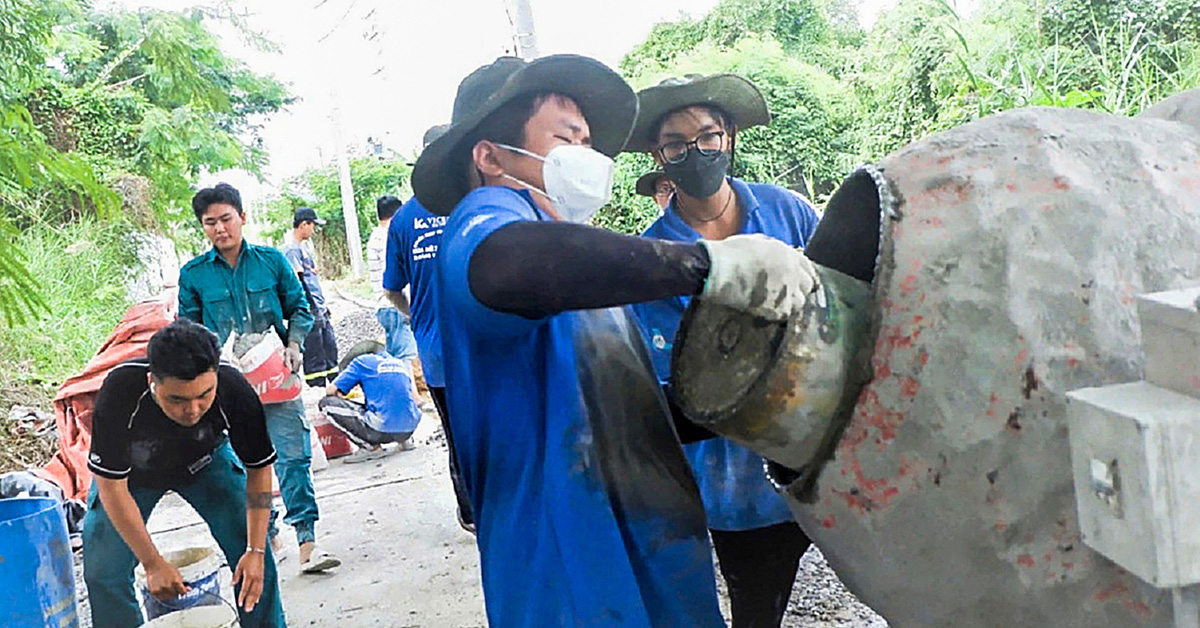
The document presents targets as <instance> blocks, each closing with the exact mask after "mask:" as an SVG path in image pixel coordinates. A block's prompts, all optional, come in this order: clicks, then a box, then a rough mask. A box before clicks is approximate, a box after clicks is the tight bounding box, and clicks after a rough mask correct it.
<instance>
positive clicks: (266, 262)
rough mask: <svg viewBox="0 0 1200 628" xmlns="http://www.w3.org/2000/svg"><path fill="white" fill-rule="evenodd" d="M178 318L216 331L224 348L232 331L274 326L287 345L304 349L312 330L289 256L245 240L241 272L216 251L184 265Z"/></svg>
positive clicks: (214, 249)
mask: <svg viewBox="0 0 1200 628" xmlns="http://www.w3.org/2000/svg"><path fill="white" fill-rule="evenodd" d="M179 316H181V317H183V318H186V319H188V320H191V321H195V322H197V323H200V324H202V325H204V326H205V327H207V328H209V329H211V330H213V332H215V333H216V334H217V338H218V339H220V341H221V343H222V344H224V343H225V340H226V339H227V338H229V334H230V333H232V332H234V331H236V332H238V333H239V334H252V333H258V332H264V331H266V330H267V329H269V328H272V327H274V328H275V332H276V333H278V334H279V338H280V339H281V340H282V341H283V342H284V344H287V343H288V342H289V341H290V342H295V343H296V344H298V345H300V347H301V348H303V347H304V337H305V336H307V335H308V332H309V330H310V329H312V326H313V315H312V312H310V311H308V300H307V299H306V298H305V296H304V288H303V287H302V286H301V285H300V280H299V279H297V278H296V273H295V272H294V271H292V266H291V264H289V263H288V261H287V258H285V257H284V256H283V253H280V252H279V251H277V250H275V249H273V248H271V247H267V246H258V245H255V244H250V243H249V242H246V241H245V240H242V252H241V253H240V254H239V255H238V262H237V268H230V266H229V263H228V262H226V261H225V258H223V257H221V254H220V253H217V249H216V247H214V248H212V249H210V250H209V251H208V252H207V253H204V254H203V255H198V256H196V257H195V258H193V259H192V261H190V262H188V263H187V264H185V265H184V267H183V268H182V269H181V270H180V271H179ZM285 320H286V321H287V324H286V325H285V323H284V321H285Z"/></svg>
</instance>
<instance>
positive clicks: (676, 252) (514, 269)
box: [467, 222, 709, 319]
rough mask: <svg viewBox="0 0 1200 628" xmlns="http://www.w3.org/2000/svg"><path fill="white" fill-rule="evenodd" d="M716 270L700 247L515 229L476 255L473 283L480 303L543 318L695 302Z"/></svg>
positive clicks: (557, 228)
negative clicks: (691, 298) (675, 300)
mask: <svg viewBox="0 0 1200 628" xmlns="http://www.w3.org/2000/svg"><path fill="white" fill-rule="evenodd" d="M708 270H709V259H708V251H707V250H706V249H705V248H704V247H703V246H702V245H700V244H698V243H681V242H669V241H667V240H656V239H653V238H639V237H635V236H627V235H622V234H619V233H613V232H611V231H605V230H603V229H596V228H594V227H587V226H584V225H578V224H573V223H565V222H514V223H512V224H509V225H505V226H503V227H501V228H499V229H497V230H496V231H495V233H492V234H491V235H490V236H488V237H487V238H486V239H484V241H483V242H481V243H480V244H479V246H477V247H476V248H475V252H474V253H473V254H472V255H471V261H470V265H469V267H468V271H467V273H468V274H467V279H468V281H469V283H470V287H471V293H472V294H473V295H474V296H475V298H476V299H477V300H478V301H479V302H480V303H482V304H484V305H486V306H488V307H489V308H491V309H493V310H496V311H498V312H505V313H509V314H517V315H519V316H523V317H525V318H530V319H537V318H544V317H546V316H550V315H552V314H558V313H559V312H565V311H567V310H586V309H595V308H605V307H613V306H617V305H628V304H631V303H643V302H646V301H657V300H659V299H665V298H668V297H674V296H684V295H694V294H697V293H699V292H700V290H701V288H703V287H704V280H705V279H706V278H707V277H708Z"/></svg>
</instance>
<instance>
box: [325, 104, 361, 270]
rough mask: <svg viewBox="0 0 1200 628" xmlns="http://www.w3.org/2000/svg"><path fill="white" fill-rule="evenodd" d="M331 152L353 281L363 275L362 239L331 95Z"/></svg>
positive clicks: (337, 112) (336, 106)
mask: <svg viewBox="0 0 1200 628" xmlns="http://www.w3.org/2000/svg"><path fill="white" fill-rule="evenodd" d="M332 96H333V103H334V104H333V150H334V152H335V153H336V154H337V166H338V181H339V182H340V184H341V185H340V187H341V189H342V219H343V220H344V221H345V222H346V248H348V249H349V250H350V273H351V274H352V275H353V276H354V278H355V279H358V278H360V277H362V274H363V255H362V238H361V237H360V236H359V233H358V211H357V210H356V209H355V207H354V182H353V181H352V180H351V179H350V159H349V157H347V156H346V147H345V146H344V145H342V110H341V106H340V105H339V104H338V97H337V94H333V95H332Z"/></svg>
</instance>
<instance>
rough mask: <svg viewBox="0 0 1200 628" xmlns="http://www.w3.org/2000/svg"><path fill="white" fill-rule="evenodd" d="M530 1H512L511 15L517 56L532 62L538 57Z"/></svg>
mask: <svg viewBox="0 0 1200 628" xmlns="http://www.w3.org/2000/svg"><path fill="white" fill-rule="evenodd" d="M530 1H531V0H511V2H512V7H513V8H512V13H511V14H510V18H511V22H512V26H513V41H514V42H516V44H517V56H518V57H521V58H522V59H524V60H526V61H532V60H533V59H536V58H537V56H538V50H537V34H536V33H535V31H534V28H533V7H532V6H530V4H529V3H530ZM506 8H507V7H506Z"/></svg>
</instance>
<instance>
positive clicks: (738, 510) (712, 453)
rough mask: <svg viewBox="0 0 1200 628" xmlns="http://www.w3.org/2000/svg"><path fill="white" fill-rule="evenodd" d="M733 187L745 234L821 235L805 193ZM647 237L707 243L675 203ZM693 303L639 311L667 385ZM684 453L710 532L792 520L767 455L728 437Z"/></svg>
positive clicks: (804, 238)
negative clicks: (771, 478)
mask: <svg viewBox="0 0 1200 628" xmlns="http://www.w3.org/2000/svg"><path fill="white" fill-rule="evenodd" d="M729 184H730V185H732V186H733V191H734V193H736V194H737V198H738V202H739V203H740V205H741V206H742V207H743V208H744V209H745V223H744V224H743V225H742V228H741V230H740V231H739V233H761V234H764V235H768V236H770V237H772V238H775V239H777V240H782V241H783V242H786V243H788V244H790V245H792V246H804V245H805V244H806V243H807V242H808V238H809V237H810V236H812V233H813V231H815V230H816V228H817V222H818V220H819V218H818V217H817V212H816V211H815V210H814V209H813V208H812V205H809V204H808V202H807V201H805V200H804V199H803V197H801V196H800V195H798V194H795V193H793V192H791V191H789V190H786V189H784V188H781V187H778V186H774V185H767V184H763V183H746V182H744V181H740V180H738V179H734V178H732V177H731V178H730V179H729ZM643 235H644V236H646V237H651V238H659V239H662V240H674V241H678V242H695V241H696V240H699V239H700V234H699V233H697V232H696V230H695V229H693V228H692V227H691V226H689V225H688V224H687V223H686V222H684V221H683V219H682V218H680V217H679V214H678V213H677V212H676V210H675V197H672V198H671V203H670V205H668V206H667V209H666V211H665V212H664V213H663V215H662V216H661V217H659V219H658V220H656V221H655V222H654V224H653V225H650V228H649V229H647V230H646V233H644V234H643ZM688 301H689V299H688V298H687V297H675V298H671V299H663V300H661V301H654V302H652V303H640V304H638V305H635V306H633V311H634V314H636V315H637V319H638V324H639V325H640V326H641V328H642V331H643V333H644V334H645V336H646V339H647V341H648V342H649V343H650V347H651V349H650V353H651V356H652V357H653V360H654V370H655V372H656V373H657V374H658V378H659V380H661V381H662V382H663V383H666V382H667V380H668V378H669V377H670V374H671V348H672V343H673V341H674V339H675V331H676V330H677V329H678V328H679V320H680V318H681V317H682V316H683V311H684V310H685V309H686V308H687V305H688ZM684 449H685V450H686V451H687V455H688V459H690V460H691V462H692V467H693V468H694V469H695V471H696V482H697V483H698V484H699V485H700V494H701V495H703V496H704V508H705V511H706V512H707V513H708V526H709V527H710V528H712V529H714V530H726V531H738V530H752V529H754V528H762V527H766V526H770V525H775V524H777V523H783V522H785V521H791V520H792V516H791V513H790V512H789V511H788V507H787V502H786V501H784V499H783V497H781V496H780V495H779V494H778V493H776V492H775V489H774V488H772V487H771V485H770V483H769V482H767V479H766V477H765V476H764V475H763V460H762V456H759V455H758V454H756V453H754V452H752V451H750V450H749V449H746V448H745V447H742V446H741V445H738V444H736V443H734V442H732V441H730V440H727V439H724V438H714V439H710V440H705V441H700V442H697V443H691V444H689V445H686V446H685V447H684Z"/></svg>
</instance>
